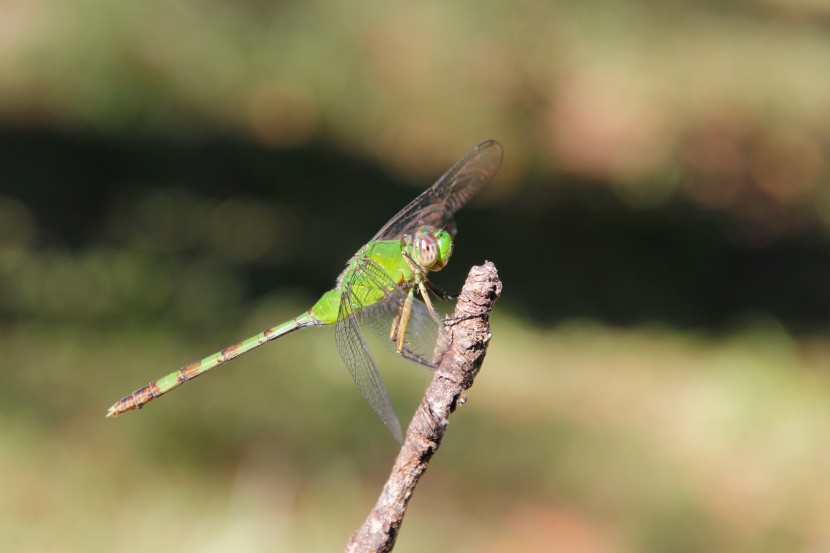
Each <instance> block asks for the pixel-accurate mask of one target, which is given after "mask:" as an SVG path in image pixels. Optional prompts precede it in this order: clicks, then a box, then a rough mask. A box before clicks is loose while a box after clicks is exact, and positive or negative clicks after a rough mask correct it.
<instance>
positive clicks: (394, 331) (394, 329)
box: [389, 306, 403, 342]
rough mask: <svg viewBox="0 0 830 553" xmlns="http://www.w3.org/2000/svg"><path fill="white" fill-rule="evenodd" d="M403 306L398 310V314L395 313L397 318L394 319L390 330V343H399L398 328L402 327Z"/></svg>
mask: <svg viewBox="0 0 830 553" xmlns="http://www.w3.org/2000/svg"><path fill="white" fill-rule="evenodd" d="M402 310H403V306H401V307H399V308H398V312H397V313H395V318H394V319H392V326H391V328H390V329H389V341H390V342H397V341H398V328H400V325H401V314H402Z"/></svg>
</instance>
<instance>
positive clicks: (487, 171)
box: [373, 140, 503, 240]
mask: <svg viewBox="0 0 830 553" xmlns="http://www.w3.org/2000/svg"><path fill="white" fill-rule="evenodd" d="M502 155H503V150H502V147H501V144H499V143H498V142H496V141H495V140H485V141H484V142H482V143H481V144H479V145H478V146H476V147H475V148H473V149H472V150H471V151H470V152H469V153H468V154H467V155H465V156H464V157H463V158H461V159H460V160H458V161H457V162H456V163H455V165H453V166H452V167H450V169H449V171H447V172H446V173H444V175H443V176H442V177H441V178H440V179H438V181H436V183H435V184H433V185H432V186H431V187H430V188H429V189H428V190H425V191H424V192H423V193H422V194H421V195H420V196H418V197H417V198H415V199H414V200H413V201H412V202H411V203H410V204H409V205H408V206H406V207H405V208H403V209H402V210H401V211H400V213H398V214H397V215H395V216H394V217H393V218H392V219H391V220H390V221H389V222H388V223H386V224H385V225H384V226H383V228H382V229H380V231H378V233H377V234H376V235H375V236H374V238H373V240H391V239H394V238H401V237H402V236H403V235H404V234H413V233H414V232H415V231H416V230H418V228H419V227H421V226H424V225H429V226H432V227H435V228H441V227H443V226H444V225H445V224H446V223H448V222H449V220H450V219H451V218H452V216H453V215H454V214H455V212H456V211H458V210H459V209H461V207H462V206H464V204H466V203H467V202H468V201H470V198H472V197H473V196H474V195H475V194H476V193H477V192H478V191H479V190H481V188H482V187H483V186H484V185H485V184H487V183H488V182H489V181H490V179H491V178H493V175H495V174H496V172H497V171H498V170H499V167H500V166H501V160H502ZM451 234H453V235H454V234H455V233H454V232H451Z"/></svg>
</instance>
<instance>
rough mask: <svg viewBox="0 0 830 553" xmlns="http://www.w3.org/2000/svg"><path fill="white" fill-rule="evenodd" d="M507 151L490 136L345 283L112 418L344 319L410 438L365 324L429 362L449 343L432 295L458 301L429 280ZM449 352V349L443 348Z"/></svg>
mask: <svg viewBox="0 0 830 553" xmlns="http://www.w3.org/2000/svg"><path fill="white" fill-rule="evenodd" d="M502 157H503V150H502V146H501V144H499V143H498V142H497V141H495V140H485V141H483V142H481V143H480V144H478V145H477V146H476V147H475V148H473V149H472V150H471V151H470V152H468V153H467V154H466V155H465V156H464V157H462V158H461V159H460V160H458V161H457V162H456V163H455V164H454V165H453V166H452V167H451V168H450V169H449V170H448V171H447V172H446V173H444V174H443V175H442V176H441V178H439V179H438V180H437V181H436V182H435V184H433V185H432V186H431V187H430V188H429V189H427V190H425V191H424V192H423V193H421V194H420V195H419V196H418V197H417V198H415V199H414V200H413V201H412V202H410V203H409V205H407V206H406V207H404V208H403V209H402V210H401V211H400V212H399V213H398V214H397V215H395V216H394V217H393V218H392V219H391V220H389V222H387V223H386V224H385V225H384V226H383V228H381V229H380V230H379V231H378V233H377V234H375V236H374V237H373V238H372V239H371V240H370V241H369V242H368V243H367V244H366V245H364V246H363V247H362V248H360V249H359V250H358V251H357V253H356V254H355V255H354V256H352V258H351V259H350V260H349V261H348V263H347V264H346V268H345V269H344V270H343V272H341V273H340V275H339V276H338V277H337V282H336V285H335V287H334V288H333V289H332V290H330V291H328V292H326V293H325V294H323V295H322V297H320V299H319V300H318V301H317V303H315V304H314V305H313V306H312V307H311V308H310V309H309V310H308V311H306V312H305V313H302V314H301V315H299V316H297V317H294V318H293V319H290V320H288V321H286V322H284V323H282V324H280V325H278V326H275V327H273V328H269V329H267V330H265V331H263V332H261V333H259V334H257V335H256V336H252V337H251V338H248V339H247V340H243V341H242V342H240V343H238V344H236V345H233V346H230V347H227V348H225V349H223V350H221V351H219V352H217V353H215V354H213V355H210V356H208V357H205V358H204V359H202V360H200V361H196V362H194V363H190V364H189V365H185V366H183V367H181V368H179V369H178V370H177V371H175V372H173V373H170V374H169V375H167V376H165V377H162V378H160V379H158V380H155V381H153V382H150V383H149V384H147V385H146V386H144V387H143V388H139V389H138V390H136V391H134V392H133V393H131V394H130V395H128V396H125V397H124V398H122V399H120V400H119V401H117V402H116V403H115V404H114V405H113V406H112V407H110V408H109V410H108V411H107V415H106V416H107V417H117V416H118V415H121V414H123V413H126V412H127V411H132V410H134V409H140V408H142V407H143V406H144V405H146V404H147V403H149V402H150V401H152V400H153V399H155V398H157V397H160V396H162V395H164V394H166V393H167V392H170V391H171V390H173V389H174V388H177V387H178V386H180V385H182V384H184V383H185V382H187V381H189V380H193V379H194V378H196V377H197V376H200V375H202V374H204V373H206V372H208V371H210V370H212V369H214V368H216V367H218V366H220V365H222V364H224V363H226V362H228V361H230V360H231V359H235V358H237V357H239V356H240V355H242V354H243V353H247V352H249V351H251V350H253V349H255V348H258V347H259V346H261V345H263V344H266V343H268V342H271V341H272V340H276V339H277V338H280V337H282V336H285V335H286V334H288V333H290V332H294V331H295V330H300V329H302V328H308V327H314V326H323V325H334V334H335V342H336V345H337V351H338V353H339V354H340V357H341V358H342V360H343V363H344V364H345V365H346V368H347V369H348V370H349V373H350V374H351V376H352V378H353V379H354V381H355V383H356V384H357V387H358V389H359V390H360V393H361V395H362V396H363V398H364V399H365V400H366V402H367V403H368V404H369V406H370V407H371V408H372V410H373V411H374V412H375V413H376V414H377V415H378V417H380V419H381V420H382V421H383V423H384V424H385V425H386V426H387V427H388V428H389V430H390V431H391V432H392V435H393V436H394V438H395V439H396V440H397V441H398V442H402V439H403V437H402V433H401V426H400V423H399V422H398V418H397V416H396V415H395V410H394V408H393V407H392V402H391V400H390V399H389V394H388V392H387V391H386V387H385V386H384V384H383V380H382V379H381V376H380V373H379V371H378V369H377V365H376V364H375V361H374V359H373V358H372V355H371V354H370V352H369V348H368V346H367V343H366V340H365V336H364V334H363V332H362V329H363V328H368V329H369V330H370V331H371V332H372V333H373V334H374V335H375V336H376V337H377V338H378V339H379V340H380V341H381V342H382V343H383V344H384V345H386V346H387V348H389V349H391V350H392V351H393V352H395V353H397V354H398V355H401V356H402V357H404V358H405V359H409V360H411V361H414V362H416V363H418V364H421V365H423V366H426V367H429V368H433V369H434V368H435V367H436V366H437V359H438V357H439V355H440V354H442V353H443V352H442V351H441V350H442V349H443V350H444V351H446V347H447V346H448V339H447V332H446V330H445V327H444V325H443V323H442V322H441V321H440V319H439V318H438V315H437V313H436V311H435V308H434V306H433V304H432V300H431V299H430V293H432V294H433V295H435V296H436V297H437V298H439V299H442V300H447V299H453V297H454V296H451V295H450V294H446V293H445V292H443V291H442V290H441V289H440V288H439V287H438V286H436V285H435V284H434V283H432V281H430V280H429V278H428V273H429V272H431V271H438V270H440V269H442V268H443V267H444V266H445V265H446V264H447V262H448V261H449V259H450V256H451V255H452V251H453V240H454V238H455V234H456V225H455V220H454V215H455V213H456V212H457V211H458V210H459V209H461V207H463V206H464V205H465V204H466V203H467V202H468V201H469V200H470V199H471V198H472V197H473V196H474V195H475V194H476V193H478V191H479V190H481V188H482V187H483V186H484V185H485V184H487V183H488V182H489V181H490V179H492V178H493V176H494V175H495V174H496V172H497V171H498V170H499V167H500V166H501V161H502ZM439 352H440V353H439Z"/></svg>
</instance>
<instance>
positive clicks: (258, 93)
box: [249, 83, 320, 148]
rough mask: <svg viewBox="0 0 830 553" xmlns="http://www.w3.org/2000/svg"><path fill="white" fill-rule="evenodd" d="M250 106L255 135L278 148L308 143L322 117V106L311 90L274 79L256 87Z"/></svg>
mask: <svg viewBox="0 0 830 553" xmlns="http://www.w3.org/2000/svg"><path fill="white" fill-rule="evenodd" d="M249 110H250V127H251V131H252V132H253V134H254V136H256V137H257V138H258V139H259V140H260V141H262V142H264V143H265V144H268V145H270V146H274V147H278V148H286V147H294V146H300V145H302V144H305V143H306V142H308V141H309V140H310V139H311V138H312V136H313V135H314V133H315V132H316V130H317V127H318V124H319V121H320V109H319V107H318V106H317V103H316V102H315V100H314V98H312V96H311V94H309V93H308V92H307V91H304V90H302V89H300V88H298V87H295V86H292V85H290V84H282V83H271V84H266V85H264V86H261V87H259V88H257V89H256V90H254V92H253V97H252V98H251V101H250V108H249Z"/></svg>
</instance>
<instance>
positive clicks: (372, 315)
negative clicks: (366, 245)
mask: <svg viewBox="0 0 830 553" xmlns="http://www.w3.org/2000/svg"><path fill="white" fill-rule="evenodd" d="M350 289H351V290H352V291H353V292H352V295H353V297H354V298H357V299H358V300H359V301H360V305H361V306H362V307H360V308H359V309H358V310H357V319H358V321H359V322H360V324H361V325H363V326H366V327H368V328H369V329H370V330H371V331H372V333H373V334H374V335H375V336H376V337H377V338H378V340H380V342H381V343H382V344H383V345H384V346H386V347H387V349H389V350H390V351H392V352H393V353H397V354H399V355H401V356H403V357H404V358H406V359H409V360H410V361H415V362H416V363H420V364H421V365H424V366H425V367H430V368H433V369H434V368H435V367H436V352H437V353H441V352H442V351H443V350H444V349H445V347H446V345H447V344H448V343H449V339H448V334H447V332H446V330H445V329H444V326H443V324H442V323H441V322H440V321H438V320H436V319H435V318H434V317H433V316H432V314H431V313H430V311H429V309H427V306H426V304H424V302H423V301H421V300H419V299H417V298H413V299H412V301H411V304H410V308H409V316H408V317H407V318H406V320H405V321H401V320H400V316H401V312H402V310H403V308H404V304H405V303H406V301H407V296H408V293H407V292H406V291H405V290H403V289H402V288H401V287H400V286H398V285H397V284H395V282H393V281H392V279H391V278H390V277H389V275H388V274H387V273H386V271H384V270H383V268H382V267H381V266H380V265H378V264H377V263H376V262H374V261H372V260H371V259H361V260H359V261H357V263H356V267H355V271H354V273H353V276H352V278H351V285H350ZM367 290H375V291H381V292H382V294H377V292H375V295H374V297H372V298H368V297H365V296H366V295H367V294H368V292H366V291H367ZM361 296H364V297H361ZM364 299H365V300H368V299H371V300H372V301H362V300H364ZM393 327H394V329H393ZM397 331H401V332H403V333H404V339H403V342H402V344H403V350H402V351H398V345H397V344H398V340H397Z"/></svg>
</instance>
